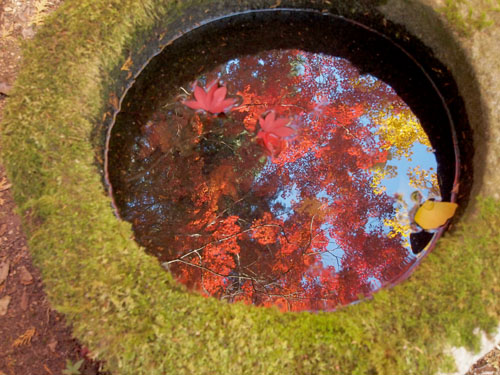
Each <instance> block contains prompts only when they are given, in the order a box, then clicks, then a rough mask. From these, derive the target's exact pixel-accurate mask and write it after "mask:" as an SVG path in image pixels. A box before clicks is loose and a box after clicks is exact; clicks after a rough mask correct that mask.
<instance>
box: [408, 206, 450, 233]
mask: <svg viewBox="0 0 500 375" xmlns="http://www.w3.org/2000/svg"><path fill="white" fill-rule="evenodd" d="M457 207H458V205H457V204H456V203H451V202H434V201H425V203H424V204H423V205H422V206H420V207H419V209H418V210H417V213H416V214H415V222H416V223H417V224H418V225H420V226H421V227H422V228H423V229H436V228H439V227H440V226H442V225H444V224H445V223H446V221H447V220H448V219H449V218H451V217H452V216H453V215H454V214H455V211H456V209H457Z"/></svg>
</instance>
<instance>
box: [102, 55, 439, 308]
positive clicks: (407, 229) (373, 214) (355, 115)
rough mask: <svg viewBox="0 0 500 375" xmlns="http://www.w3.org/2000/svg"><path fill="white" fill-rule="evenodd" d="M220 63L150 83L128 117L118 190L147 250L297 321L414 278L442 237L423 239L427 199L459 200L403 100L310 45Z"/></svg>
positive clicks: (117, 158) (121, 121)
mask: <svg viewBox="0 0 500 375" xmlns="http://www.w3.org/2000/svg"><path fill="white" fill-rule="evenodd" d="M207 49H208V48H207ZM198 53H199V54H203V53H202V52H201V51H198ZM205 53H206V51H205ZM194 60H195V58H194ZM212 65H213V66H211V67H210V69H208V70H206V69H205V66H203V65H201V66H200V67H199V69H198V71H196V72H192V71H190V74H191V78H195V80H193V79H190V80H186V81H184V82H181V83H180V84H176V85H174V84H173V82H175V81H176V79H167V78H165V77H162V75H161V74H159V75H158V76H157V79H156V80H154V81H151V80H150V81H148V82H149V83H148V84H145V83H143V84H139V88H138V89H137V90H136V92H135V93H133V95H130V94H129V96H131V98H132V99H129V100H128V102H126V103H125V106H124V109H123V110H122V112H121V113H120V114H119V116H118V118H117V121H116V125H115V128H114V131H113V134H112V139H111V146H110V152H109V175H110V182H111V184H112V186H113V191H114V197H115V200H116V203H117V205H118V208H119V212H120V215H121V217H122V218H124V219H125V220H127V221H130V222H131V223H132V224H133V228H134V232H135V235H136V239H137V241H138V242H139V243H140V244H141V245H143V246H144V247H145V248H146V249H147V251H148V252H149V253H151V254H154V255H155V256H157V257H158V258H159V259H160V261H161V262H162V264H163V265H164V267H165V268H167V269H168V270H169V271H170V272H172V273H173V275H174V276H175V277H176V278H177V279H178V280H179V281H180V282H182V283H184V284H186V285H187V286H188V287H190V288H193V289H195V290H197V291H199V292H201V293H203V294H205V295H211V296H216V297H218V298H221V299H223V300H227V301H231V302H233V301H244V302H247V303H253V304H256V305H263V306H270V305H277V306H278V307H279V308H280V309H282V310H292V311H299V310H330V309H334V308H335V307H337V306H338V305H343V304H348V303H351V302H354V301H356V300H358V299H359V298H360V297H361V296H363V295H364V296H366V295H370V294H371V293H373V291H375V290H377V289H379V288H380V287H381V286H383V285H386V284H388V283H391V282H393V281H394V280H396V279H398V277H400V276H401V275H403V274H405V272H407V271H408V270H409V269H410V268H411V266H412V265H413V264H414V263H415V261H416V259H417V256H416V255H415V253H421V252H422V251H425V250H426V249H425V246H426V245H427V243H428V242H429V241H430V239H431V238H432V236H433V234H432V233H431V234H426V235H422V234H423V233H420V234H419V235H417V237H415V234H416V233H417V232H419V228H418V227H417V226H416V225H414V224H413V223H412V208H413V206H414V205H415V203H414V201H413V200H412V195H413V196H414V195H415V192H419V193H420V194H421V195H422V196H423V199H428V198H436V199H438V200H440V199H441V195H443V194H442V193H441V189H440V184H439V183H438V177H437V173H436V171H437V170H438V165H437V162H436V157H435V153H434V150H433V147H432V145H431V142H430V140H429V138H428V136H427V135H426V132H425V131H424V129H423V127H422V125H421V123H420V121H419V119H418V118H417V117H416V115H415V114H414V113H413V112H412V110H411V109H410V107H409V106H408V105H407V104H406V103H405V102H404V101H403V100H402V99H401V98H400V97H399V96H398V94H397V93H396V91H395V90H394V89H393V88H391V86H389V85H388V84H386V83H384V82H382V81H381V80H379V79H377V78H376V77H375V76H373V75H370V74H366V73H361V72H360V70H359V68H357V67H356V66H354V65H353V64H352V63H351V62H349V61H348V60H347V59H345V58H341V57H335V56H332V55H329V54H325V53H319V52H311V51H306V50H302V49H294V48H277V49H271V50H263V51H260V52H257V53H255V52H254V53H252V54H248V55H245V54H238V55H237V57H234V58H230V59H227V60H226V61H224V62H222V63H219V64H212ZM177 67H178V66H177ZM181 70H182V69H181ZM167 76H168V75H167ZM188 76H189V74H186V77H188ZM179 77H180V78H179ZM183 77H184V76H183V75H182V74H179V75H178V78H177V79H178V80H181V81H182V79H183ZM141 85H142V86H141ZM196 87H197V88H196ZM142 100H143V101H142ZM418 236H420V237H419V238H420V240H416V239H415V238H418ZM410 239H411V240H410ZM422 239H423V240H422ZM412 245H413V248H412Z"/></svg>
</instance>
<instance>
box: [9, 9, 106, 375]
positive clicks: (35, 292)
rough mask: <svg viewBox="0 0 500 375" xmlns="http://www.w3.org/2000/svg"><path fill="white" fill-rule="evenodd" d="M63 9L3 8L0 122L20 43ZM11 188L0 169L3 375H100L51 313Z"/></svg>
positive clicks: (15, 67) (61, 323)
mask: <svg viewBox="0 0 500 375" xmlns="http://www.w3.org/2000/svg"><path fill="white" fill-rule="evenodd" d="M59 3H60V1H58V0H53V1H47V0H37V1H31V0H22V1H20V0H17V1H16V0H6V1H4V2H2V3H1V4H0V61H2V63H1V64H0V121H1V120H2V111H3V107H4V105H5V101H6V100H8V95H10V89H11V87H12V85H13V83H14V81H15V78H16V74H17V71H18V68H19V64H20V62H21V58H22V57H21V49H20V42H21V41H22V40H26V39H30V38H32V37H33V36H34V35H35V30H36V28H37V27H39V26H40V25H41V24H42V23H43V19H44V17H45V16H46V15H47V14H49V13H50V12H51V11H53V10H54V9H55V8H56V7H57V6H58V5H59ZM10 187H11V184H10V183H9V181H7V178H6V177H5V174H4V169H3V167H2V166H0V337H1V338H2V339H1V340H0V375H23V374H40V375H42V374H46V375H59V374H61V373H63V374H65V373H69V372H68V371H69V370H71V367H72V368H73V369H74V370H75V371H74V372H71V373H72V374H77V373H78V374H82V375H94V374H98V373H99V367H100V364H99V363H96V362H93V361H91V360H90V359H89V358H88V355H89V352H88V349H86V348H85V347H83V346H82V345H80V344H79V343H78V342H77V341H76V340H75V339H74V338H73V337H72V332H71V328H70V327H69V326H68V325H67V324H66V323H65V321H64V318H63V316H62V315H61V314H59V313H57V312H55V311H54V310H52V309H51V308H50V305H49V303H48V301H47V297H46V295H45V292H44V291H43V283H42V280H41V276H40V272H39V271H38V270H37V269H36V268H35V267H34V266H33V263H32V260H31V256H30V254H29V251H28V247H27V243H26V238H25V236H24V234H23V232H22V229H21V222H20V218H19V216H17V215H16V214H15V213H14V210H15V204H14V202H13V200H12V195H11V192H10ZM82 359H83V361H82V362H79V361H80V360H82ZM65 370H66V372H65ZM77 371H78V372H77Z"/></svg>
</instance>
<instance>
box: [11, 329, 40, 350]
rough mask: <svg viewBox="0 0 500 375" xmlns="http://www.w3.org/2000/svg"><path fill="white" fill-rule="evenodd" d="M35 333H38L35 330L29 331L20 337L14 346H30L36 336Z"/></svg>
mask: <svg viewBox="0 0 500 375" xmlns="http://www.w3.org/2000/svg"><path fill="white" fill-rule="evenodd" d="M35 332H36V331H35V328H30V329H28V330H27V331H26V332H24V333H23V334H22V335H21V336H19V337H18V338H17V339H16V340H15V341H14V343H13V344H12V346H13V347H14V348H17V347H19V346H22V345H28V344H29V343H30V342H31V339H32V338H33V336H35Z"/></svg>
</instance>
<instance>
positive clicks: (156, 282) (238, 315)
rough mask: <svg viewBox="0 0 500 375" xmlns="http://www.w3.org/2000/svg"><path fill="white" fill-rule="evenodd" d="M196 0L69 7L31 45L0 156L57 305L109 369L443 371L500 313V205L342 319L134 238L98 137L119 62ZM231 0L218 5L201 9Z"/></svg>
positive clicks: (85, 1) (90, 1)
mask: <svg viewBox="0 0 500 375" xmlns="http://www.w3.org/2000/svg"><path fill="white" fill-rule="evenodd" d="M191 4H192V3H191V2H186V1H182V2H180V1H179V2H177V1H173V0H172V1H167V0H165V1H160V0H144V1H141V2H137V1H134V0H120V1H118V0H113V1H109V0H106V1H104V0H78V1H77V0H74V1H73V0H68V1H67V2H66V3H65V4H64V5H63V6H62V7H61V9H59V11H58V12H57V13H55V14H54V15H53V16H52V17H51V18H50V19H49V20H47V23H46V24H47V26H46V27H45V28H44V29H42V30H41V32H40V33H39V34H38V36H37V38H36V39H35V40H34V41H33V42H31V43H29V44H28V45H27V46H26V47H25V60H24V61H25V65H24V67H23V69H22V71H21V73H20V75H19V77H18V81H17V83H16V87H15V89H14V90H13V92H12V96H11V98H9V103H8V107H7V109H6V113H5V120H4V123H3V124H2V127H3V129H2V132H3V133H2V148H3V157H4V163H5V165H6V168H7V170H8V175H9V178H10V179H11V180H12V182H13V183H14V192H15V197H16V200H17V202H18V204H19V206H20V210H21V212H22V213H23V214H24V223H25V228H26V231H27V232H28V236H29V242H30V249H31V251H32V253H33V256H34V259H35V261H36V264H37V265H38V266H39V267H40V268H41V270H42V274H43V278H44V283H45V285H46V291H47V293H48V295H49V298H50V301H51V303H52V304H53V306H54V307H55V308H57V309H58V310H59V311H61V312H63V313H65V314H66V316H67V318H68V320H69V321H70V322H72V324H73V326H74V332H75V335H76V336H77V337H78V338H80V339H81V340H82V341H83V342H84V343H85V344H86V345H88V346H89V347H90V348H91V350H92V352H93V353H94V354H95V355H96V356H98V357H99V358H100V359H102V360H104V361H105V362H106V366H107V368H108V369H109V370H111V371H112V372H113V374H115V375H118V374H134V375H138V374H148V375H154V374H192V373H197V374H288V373H289V374H335V373H337V374H354V375H355V374H391V375H393V374H419V375H422V374H433V373H435V372H436V371H437V370H438V369H439V368H440V367H441V368H449V366H450V361H449V358H448V357H446V355H445V354H444V350H445V348H446V346H447V345H450V344H452V345H465V346H467V347H470V348H477V345H478V338H477V337H476V336H475V335H473V333H472V332H473V329H474V328H476V327H479V328H481V329H483V330H486V331H489V332H490V331H492V330H493V329H494V327H495V326H496V324H497V322H498V319H499V317H500V307H499V306H500V301H499V299H500V290H499V287H498V285H500V283H499V280H498V278H499V275H498V269H500V257H498V248H499V247H500V246H499V243H500V230H499V228H500V203H499V202H496V201H494V200H491V199H481V200H480V201H479V204H478V212H477V214H476V216H475V217H473V218H472V217H471V218H469V219H468V220H467V221H466V222H464V223H463V224H461V225H459V227H458V228H457V229H456V230H455V231H454V232H453V234H451V235H448V236H447V237H445V238H443V239H442V240H441V241H440V243H439V246H438V248H437V249H436V250H435V251H434V253H433V254H431V255H430V256H429V257H428V259H426V261H425V262H424V263H423V264H422V266H420V267H419V268H418V270H417V271H416V272H415V273H414V275H413V276H412V277H411V279H410V280H409V281H408V282H406V283H403V284H402V285H400V286H398V287H395V288H394V289H392V290H386V291H383V292H380V293H378V294H376V296H375V298H374V299H373V300H372V301H369V302H365V303H362V304H359V305H355V306H350V307H347V308H345V309H342V310H340V311H338V312H335V313H329V314H327V313H319V314H310V313H300V314H281V313H279V312H278V311H276V310H273V309H262V308H255V307H252V306H246V305H241V304H235V305H228V304H225V303H222V302H219V301H216V300H213V299H207V298H203V297H200V296H198V295H195V294H192V293H189V292H186V291H185V290H184V288H183V287H181V286H179V285H177V284H176V283H175V282H174V281H173V280H172V278H171V277H170V276H169V275H168V274H166V273H165V272H164V271H163V270H162V269H161V267H160V266H159V265H158V263H157V261H156V259H154V258H151V257H149V256H147V255H146V254H145V253H144V252H143V251H142V250H141V249H140V248H139V247H138V246H137V245H136V244H135V242H134V241H133V240H132V233H131V229H130V226H129V225H128V224H126V223H123V222H119V221H118V220H117V219H116V218H115V217H114V216H113V213H112V210H111V207H110V201H109V198H108V197H107V196H106V195H105V192H104V189H103V186H102V184H101V178H100V176H99V173H98V168H97V167H96V165H95V163H94V150H93V146H92V144H91V142H90V139H91V137H92V134H93V131H94V129H95V127H96V126H98V124H99V122H100V120H101V118H102V114H103V112H104V111H105V110H106V108H107V107H108V103H107V98H109V95H110V93H111V92H112V90H113V89H114V88H115V87H116V86H117V82H118V81H119V77H120V76H119V74H121V73H120V70H119V67H121V66H122V64H123V62H124V61H125V60H126V58H127V57H128V56H129V53H130V51H131V50H134V48H138V46H140V45H141V44H142V43H144V40H145V39H146V38H147V36H148V35H150V34H151V33H152V30H154V29H155V28H156V27H157V26H158V25H159V24H160V23H161V24H163V25H167V29H168V24H169V22H170V20H173V19H174V16H175V15H176V14H177V13H178V12H179V11H180V10H181V9H182V8H183V7H187V6H189V5H191ZM203 4H210V7H211V8H213V6H212V5H213V4H215V5H220V4H223V2H222V1H208V0H207V1H205V2H203V1H200V2H199V5H200V9H201V11H202V12H203V9H204V8H203Z"/></svg>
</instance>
